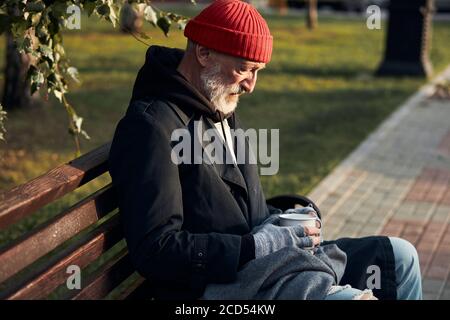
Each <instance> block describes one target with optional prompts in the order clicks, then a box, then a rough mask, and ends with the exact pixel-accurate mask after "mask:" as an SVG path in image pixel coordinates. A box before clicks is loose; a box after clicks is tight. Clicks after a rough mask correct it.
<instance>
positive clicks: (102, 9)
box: [97, 4, 109, 16]
mask: <svg viewBox="0 0 450 320" xmlns="http://www.w3.org/2000/svg"><path fill="white" fill-rule="evenodd" d="M97 13H98V14H99V15H101V16H109V6H108V5H107V4H102V5H101V6H99V7H98V8H97Z"/></svg>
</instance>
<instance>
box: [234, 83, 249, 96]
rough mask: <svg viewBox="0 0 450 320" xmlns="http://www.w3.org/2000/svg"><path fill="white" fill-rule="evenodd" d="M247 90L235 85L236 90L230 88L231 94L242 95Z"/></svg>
mask: <svg viewBox="0 0 450 320" xmlns="http://www.w3.org/2000/svg"><path fill="white" fill-rule="evenodd" d="M246 92H247V90H245V88H244V87H243V86H241V85H237V88H232V90H231V93H232V94H243V93H246Z"/></svg>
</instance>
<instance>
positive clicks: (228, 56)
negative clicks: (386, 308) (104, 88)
mask: <svg viewBox="0 0 450 320" xmlns="http://www.w3.org/2000/svg"><path fill="white" fill-rule="evenodd" d="M185 36H186V37H187V38H188V44H187V48H186V50H185V51H182V50H179V49H169V48H165V47H158V46H152V47H151V48H149V50H148V52H147V56H146V61H145V64H144V66H143V67H142V68H141V70H140V71H139V74H138V76H137V79H136V82H135V86H134V89H133V95H132V99H131V102H130V105H129V108H128V110H127V113H126V115H125V117H124V118H123V119H122V120H121V121H120V123H119V124H118V127H117V130H116V133H115V136H114V140H113V144H112V148H111V153H110V161H109V163H110V174H111V177H112V180H113V184H114V185H115V186H116V188H117V190H118V194H117V195H118V201H119V208H120V212H121V218H122V224H123V227H124V234H125V238H126V241H127V245H128V248H129V252H130V256H131V259H132V261H133V264H134V265H135V267H136V269H137V270H138V272H139V273H140V274H141V275H143V276H144V277H146V278H148V279H150V280H151V282H152V284H153V286H154V287H155V294H156V296H157V297H158V298H199V297H202V296H203V294H205V288H208V286H209V285H210V284H224V285H226V284H229V283H233V281H236V279H237V278H238V275H239V272H241V271H242V270H243V269H245V268H246V267H247V266H248V265H251V264H252V263H254V262H255V261H266V260H264V259H268V258H267V257H271V256H274V254H275V255H276V254H277V252H278V253H279V252H284V251H282V250H284V249H286V248H296V249H295V250H300V251H298V252H299V255H300V256H302V254H303V252H306V250H303V249H305V248H309V247H311V246H315V247H316V248H317V247H318V246H319V248H333V246H334V248H335V253H331V251H330V250H329V251H327V252H328V253H327V252H325V251H326V250H325V251H323V252H322V253H323V255H322V256H321V255H320V254H319V252H318V253H317V257H322V258H323V259H322V260H321V261H322V262H323V261H325V264H324V265H323V266H322V267H323V268H322V267H321V268H322V269H321V268H319V267H318V268H317V269H315V270H321V271H317V273H320V272H322V273H324V274H326V273H327V272H328V273H330V274H331V275H335V276H336V274H338V271H336V269H339V267H340V266H341V267H342V273H343V275H341V276H339V277H337V279H336V277H334V280H333V277H331V278H330V277H329V278H330V279H331V280H327V281H322V283H326V286H325V287H326V290H325V291H324V288H325V287H324V288H322V289H321V290H322V291H320V292H319V293H317V294H315V295H309V296H308V295H307V293H305V294H304V293H303V292H299V293H298V298H305V299H309V298H320V299H333V298H336V299H340V298H342V299H352V298H354V297H356V296H358V297H359V298H361V299H369V298H371V295H370V294H369V295H367V294H366V293H367V292H366V291H360V290H363V289H365V288H367V284H368V282H367V279H368V277H369V276H371V273H368V267H369V266H372V265H375V266H377V267H378V268H379V269H378V270H380V271H381V279H380V281H378V287H377V285H375V289H374V293H375V296H377V297H378V298H386V299H395V298H398V299H420V298H421V283H420V271H419V266H418V258H417V253H416V251H415V249H414V247H413V246H412V245H411V244H409V243H408V242H406V241H404V240H402V239H397V238H388V237H369V238H363V239H348V238H347V239H338V240H336V241H332V242H322V243H320V236H319V234H320V230H319V229H318V228H315V227H299V226H295V227H281V226H278V225H277V224H276V223H275V222H276V220H277V219H276V217H277V214H278V213H280V210H279V209H277V208H275V207H272V206H268V205H267V204H266V200H265V197H264V194H263V191H262V189H261V185H260V181H259V177H258V174H257V167H256V165H255V164H253V163H249V162H244V163H241V162H239V161H236V159H237V158H239V152H240V151H241V150H247V149H249V148H239V146H238V145H237V144H238V142H236V140H234V139H233V138H232V135H231V131H232V130H235V129H239V128H242V126H241V124H240V122H239V120H238V117H237V115H236V113H235V109H236V106H237V104H238V100H239V97H240V95H242V94H245V93H251V92H252V91H253V90H254V89H255V85H256V80H257V76H258V72H259V71H261V70H262V69H264V68H265V67H266V64H267V63H268V62H269V61H270V58H271V54H272V36H271V34H270V31H269V28H268V26H267V24H266V22H265V21H264V19H263V18H262V17H261V15H260V14H259V13H258V12H257V11H256V9H255V8H253V7H252V6H251V5H249V4H247V3H245V2H242V1H238V0H219V1H215V2H213V3H212V4H211V5H210V6H208V7H207V8H205V9H204V10H203V11H202V12H201V13H200V14H199V15H198V16H196V17H195V18H193V19H192V20H190V21H189V23H188V24H187V26H186V29H185ZM274 108H275V106H274ZM261 116H264V115H263V114H262V115H261ZM199 123H200V124H201V126H202V127H203V128H207V129H212V130H214V131H215V132H216V133H217V136H218V137H219V139H220V143H221V145H222V146H223V148H224V150H225V154H226V155H228V156H231V159H232V161H231V162H228V161H227V162H225V161H224V162H222V163H220V162H216V163H212V164H211V163H205V162H204V161H203V162H196V161H195V160H196V159H193V163H192V162H191V163H186V162H182V163H179V162H177V161H174V158H173V148H174V140H173V135H174V133H176V132H179V131H177V130H180V129H182V130H185V131H187V132H190V133H192V136H194V138H193V139H196V138H195V137H196V135H195V133H196V132H197V130H198V124H199ZM200 143H202V142H200ZM247 143H248V141H247V142H244V144H245V145H244V147H246V146H247V147H248V145H247ZM203 147H204V145H202V148H203ZM190 151H191V150H184V151H183V152H184V153H185V154H183V157H185V156H186V155H188V158H189V155H190ZM197 151H198V150H197ZM193 154H194V155H193V157H194V158H195V157H196V156H198V154H196V152H195V150H194V152H193ZM245 156H248V154H246V155H245ZM244 158H245V157H244ZM246 159H247V158H246ZM197 160H198V159H197ZM273 217H274V218H273ZM272 218H273V219H272ZM337 248H339V249H337ZM340 250H342V251H340ZM344 252H345V254H344ZM290 253H292V251H291V252H290ZM327 254H328V255H329V256H327ZM294 255H296V254H295V252H294ZM284 256H286V255H282V256H280V257H281V259H283V257H284ZM310 256H311V259H315V255H310ZM302 257H304V259H303V258H302V259H303V260H305V259H309V257H308V256H307V255H305V256H302ZM330 257H331V258H330ZM277 259H278V260H277V261H279V260H280V259H279V258H277ZM333 259H334V260H333ZM303 260H302V261H303ZM267 261H270V260H267ZM321 261H319V260H317V261H316V262H317V263H318V264H320V263H322V262H321ZM327 261H328V262H327ZM333 261H334V262H333ZM300 263H301V261H300ZM263 267H264V265H263ZM267 267H270V266H269V265H268V266H267ZM344 269H345V272H344ZM327 270H328V271H327ZM330 270H331V271H330ZM313 274H314V273H313ZM309 278H311V277H309ZM302 279H308V278H302ZM322 279H324V278H322ZM302 281H303V282H305V281H307V280H302ZM339 281H340V282H339ZM338 282H339V283H338ZM338 284H342V285H351V286H352V288H349V287H347V286H344V287H342V286H337V285H338ZM224 288H225V289H226V288H227V287H226V286H225V287H224ZM372 289H373V288H372ZM230 292H232V291H230ZM308 292H309V291H308ZM316 292H318V291H316ZM212 296H213V297H214V295H212ZM280 296H283V295H280ZM233 297H235V296H231V298H233ZM236 297H239V295H237V296H236ZM258 297H261V296H257V295H255V296H250V297H249V298H258Z"/></svg>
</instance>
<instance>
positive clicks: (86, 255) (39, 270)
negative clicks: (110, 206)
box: [0, 214, 123, 299]
mask: <svg viewBox="0 0 450 320" xmlns="http://www.w3.org/2000/svg"><path fill="white" fill-rule="evenodd" d="M122 238H123V234H122V230H121V227H120V223H119V215H118V214H115V215H114V216H113V217H111V218H110V219H109V220H108V221H106V222H105V223H103V224H101V225H100V226H99V227H97V228H95V229H93V230H90V231H89V232H88V233H87V234H86V235H84V236H83V237H81V238H79V239H77V241H75V242H74V243H71V244H70V245H69V246H68V247H67V248H64V249H63V250H61V251H58V252H57V253H56V254H55V255H54V256H52V257H51V258H49V259H48V260H46V261H45V262H44V263H43V264H41V265H39V266H38V267H36V268H33V269H32V271H31V272H30V273H29V274H28V275H27V276H25V277H24V279H23V280H22V281H21V282H20V283H14V284H13V286H11V287H9V289H7V290H5V292H4V293H2V294H0V299H42V298H45V297H47V296H48V295H49V294H50V293H51V292H52V291H53V290H54V289H55V288H57V287H58V286H59V285H60V284H61V283H64V281H66V280H67V278H68V276H69V275H68V274H67V273H66V270H67V267H68V266H69V265H77V266H79V267H80V268H81V269H82V268H84V267H85V266H87V265H88V264H89V263H91V262H92V261H94V260H95V259H97V258H98V257H100V256H101V255H102V254H103V253H104V252H106V251H107V250H108V249H110V248H111V247H112V246H114V245H115V244H116V243H118V242H119V241H120V240H121V239H122Z"/></svg>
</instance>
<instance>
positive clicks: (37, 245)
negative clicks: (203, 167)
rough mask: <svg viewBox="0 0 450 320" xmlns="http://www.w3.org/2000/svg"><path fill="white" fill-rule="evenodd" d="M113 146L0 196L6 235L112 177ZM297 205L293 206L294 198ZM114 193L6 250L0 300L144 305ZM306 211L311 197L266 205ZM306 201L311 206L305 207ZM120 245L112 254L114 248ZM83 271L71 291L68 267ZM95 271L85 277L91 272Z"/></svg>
mask: <svg viewBox="0 0 450 320" xmlns="http://www.w3.org/2000/svg"><path fill="white" fill-rule="evenodd" d="M109 149H110V144H106V145H104V146H102V147H100V148H98V149H95V150H93V151H91V152H89V153H87V154H85V155H83V156H81V157H79V158H77V159H75V160H73V161H70V162H69V163H67V164H63V165H61V166H58V167H57V168H54V169H52V170H50V171H49V172H47V173H46V174H44V175H42V176H40V177H38V178H36V179H33V180H31V181H29V182H27V183H25V184H23V185H20V186H18V187H15V188H13V189H12V190H10V191H7V192H4V193H0V230H3V229H6V228H7V227H9V226H11V225H13V224H14V223H17V222H18V221H20V220H21V219H23V218H25V217H27V216H30V215H31V214H33V213H35V212H36V211H37V210H38V209H40V208H42V207H44V206H45V205H47V204H50V203H53V202H54V201H56V200H57V199H60V198H61V197H63V196H64V195H67V194H69V193H71V192H73V191H74V190H76V189H78V188H79V187H81V186H83V185H85V184H86V183H88V182H90V181H92V180H94V179H96V178H98V177H99V176H101V175H102V174H103V173H105V172H107V170H108V165H107V160H108V154H109ZM293 199H294V200H293ZM116 200H117V199H116V195H115V190H114V187H113V186H112V185H111V184H109V185H106V186H105V187H102V188H101V189H99V190H97V191H95V192H94V193H93V194H91V195H89V196H88V197H86V198H85V199H83V200H81V201H79V202H78V203H76V204H74V205H73V206H71V207H70V208H68V209H66V210H64V211H62V212H60V213H58V214H56V215H55V216H53V217H52V218H51V219H49V220H48V221H46V222H45V223H43V224H42V225H40V226H38V227H37V228H35V229H33V230H31V231H30V232H28V233H26V234H25V235H23V236H21V237H19V238H18V239H16V240H14V241H13V242H12V243H11V244H8V245H6V246H2V248H0V299H46V298H48V297H49V296H50V297H54V298H58V299H103V298H114V299H140V298H147V299H148V298H150V297H152V296H153V293H152V289H151V284H150V283H149V281H148V280H145V279H144V278H142V277H140V276H139V275H138V274H137V273H136V272H135V270H134V268H133V266H132V264H131V262H130V259H129V256H128V252H127V249H126V245H125V243H124V241H122V240H123V234H122V231H121V227H120V224H119V212H118V210H117V201H116ZM293 201H294V202H295V203H300V204H302V205H305V204H307V203H308V201H310V200H309V199H307V198H305V197H299V196H281V197H275V198H272V199H270V200H268V203H270V204H272V205H274V206H277V207H279V208H282V209H284V208H288V207H291V208H292V207H293V205H294V202H293ZM305 201H306V202H305ZM113 247H114V248H113ZM72 265H76V266H78V267H79V268H80V269H81V270H82V272H81V284H82V285H81V288H80V289H72V290H69V289H68V288H67V286H66V281H67V279H68V277H69V276H70V275H71V274H70V273H68V267H69V266H72ZM89 267H91V268H92V269H93V270H92V271H91V272H89V274H88V276H85V275H84V270H85V268H89Z"/></svg>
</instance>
